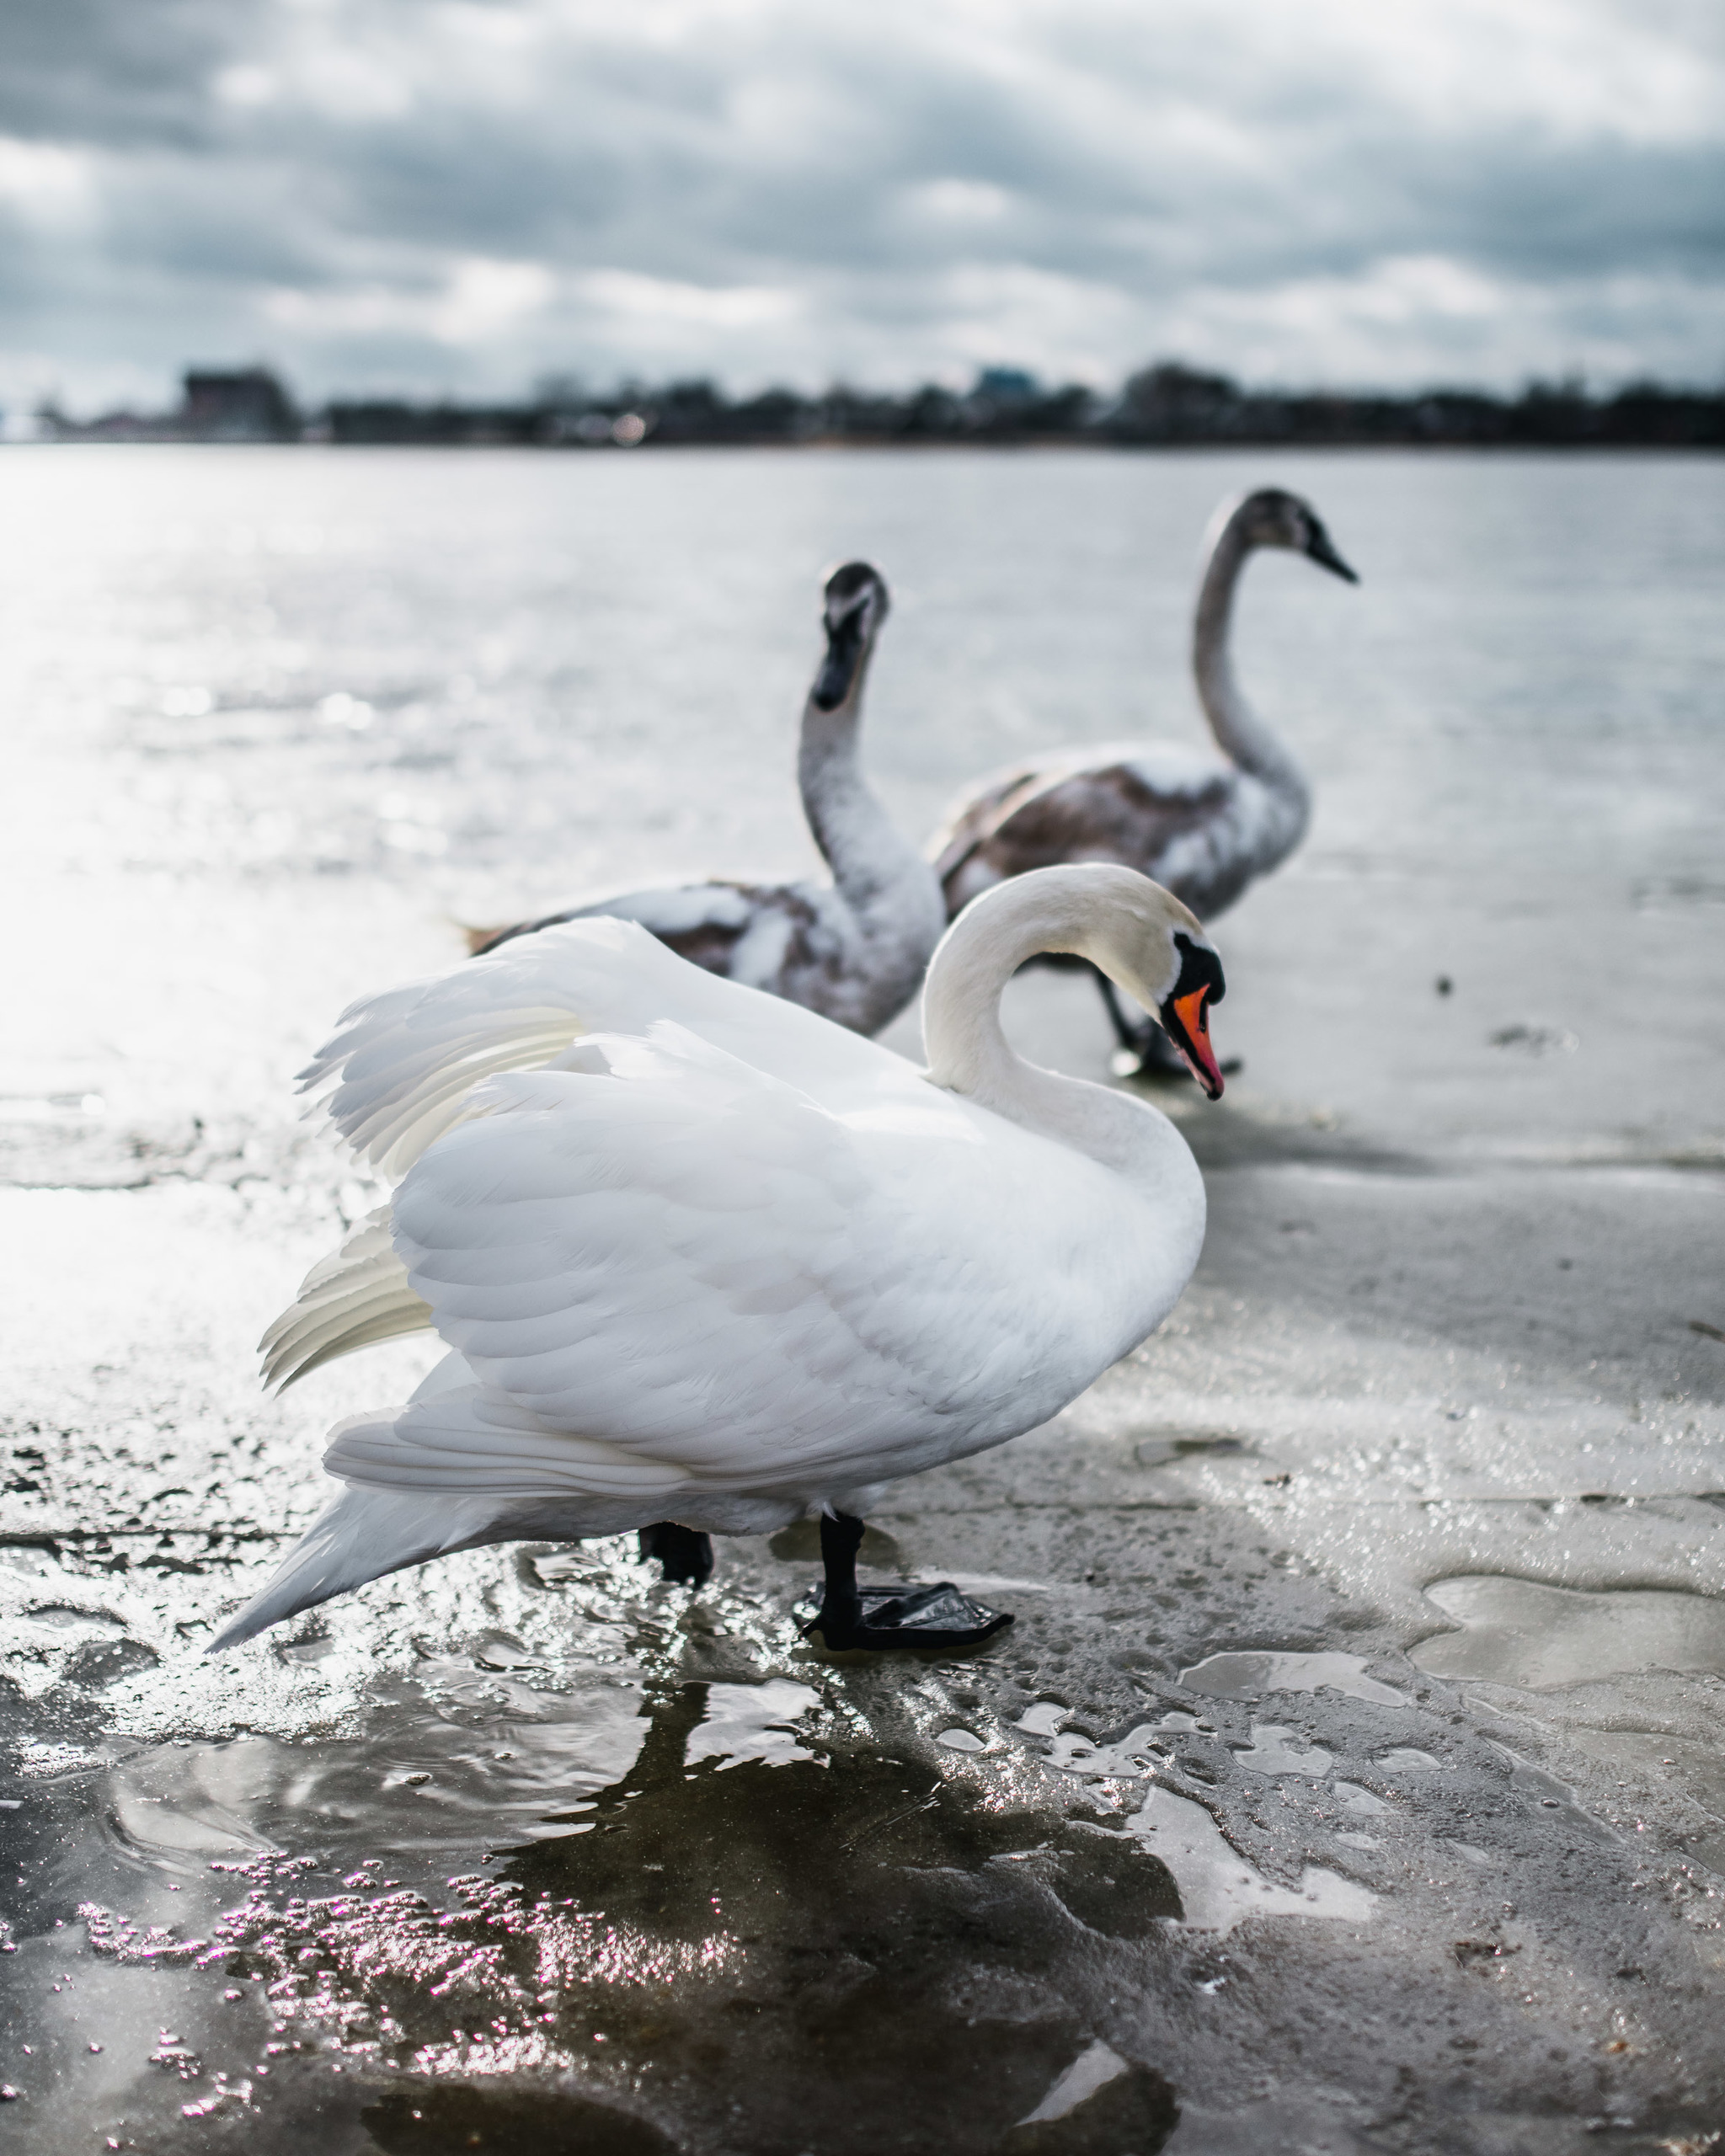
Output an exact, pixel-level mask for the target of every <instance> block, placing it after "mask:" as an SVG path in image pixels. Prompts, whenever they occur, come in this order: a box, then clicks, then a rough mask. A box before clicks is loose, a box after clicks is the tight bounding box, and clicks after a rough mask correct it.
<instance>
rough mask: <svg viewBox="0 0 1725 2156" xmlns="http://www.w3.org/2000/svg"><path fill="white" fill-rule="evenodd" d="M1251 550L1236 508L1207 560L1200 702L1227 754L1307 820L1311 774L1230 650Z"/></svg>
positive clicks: (1195, 646) (1196, 628) (1195, 656)
mask: <svg viewBox="0 0 1725 2156" xmlns="http://www.w3.org/2000/svg"><path fill="white" fill-rule="evenodd" d="M1251 552H1252V542H1251V541H1250V540H1249V539H1248V538H1247V536H1246V532H1245V529H1244V524H1243V520H1242V516H1241V515H1240V513H1239V512H1238V511H1237V510H1236V512H1235V513H1234V514H1233V515H1231V516H1229V517H1228V518H1226V520H1224V522H1223V524H1222V526H1221V528H1220V531H1218V532H1217V533H1216V535H1215V539H1214V541H1213V542H1211V546H1210V558H1209V560H1208V561H1207V562H1206V563H1204V582H1203V584H1202V585H1201V586H1200V588H1199V594H1198V616H1197V619H1196V621H1195V622H1194V625H1193V632H1192V670H1193V672H1194V674H1195V675H1197V677H1198V698H1199V702H1200V703H1201V704H1202V705H1203V706H1204V717H1205V718H1207V719H1208V720H1209V721H1210V732H1211V733H1212V734H1215V738H1216V743H1217V745H1218V747H1220V749H1221V750H1222V752H1223V754H1224V755H1226V756H1227V758H1228V759H1229V760H1230V761H1231V763H1233V764H1234V765H1236V766H1237V767H1238V768H1239V769H1240V770H1241V771H1248V772H1250V774H1251V775H1252V777H1253V778H1256V779H1260V780H1262V781H1263V783H1264V785H1266V786H1267V787H1269V788H1270V790H1271V792H1274V793H1278V794H1280V795H1281V796H1283V797H1284V798H1285V799H1286V800H1288V801H1289V802H1290V803H1291V804H1293V805H1295V806H1296V807H1297V808H1298V809H1299V810H1300V814H1301V816H1302V818H1303V817H1304V815H1305V814H1306V812H1307V811H1308V810H1309V809H1310V807H1311V788H1310V787H1308V786H1307V784H1306V775H1305V773H1304V772H1303V771H1301V770H1300V766H1299V765H1298V764H1296V763H1295V760H1294V759H1293V757H1292V756H1290V755H1289V753H1288V751H1287V750H1286V749H1284V747H1283V745H1282V744H1281V743H1280V742H1279V740H1278V739H1276V737H1275V735H1274V734H1273V733H1271V731H1270V729H1269V728H1268V726H1266V725H1265V724H1264V723H1263V719H1261V718H1259V717H1258V713H1257V712H1255V711H1254V710H1253V709H1252V706H1251V705H1250V704H1249V703H1248V702H1247V699H1246V696H1245V692H1244V691H1242V688H1241V686H1240V684H1239V682H1238V681H1237V680H1236V679H1235V676H1234V663H1233V660H1232V659H1231V657H1230V655H1229V651H1228V638H1229V632H1230V630H1231V627H1232V624H1233V612H1234V590H1235V587H1236V584H1238V583H1239V581H1240V572H1241V570H1242V568H1244V567H1245V566H1246V560H1247V556H1248V555H1249V554H1250V553H1251Z"/></svg>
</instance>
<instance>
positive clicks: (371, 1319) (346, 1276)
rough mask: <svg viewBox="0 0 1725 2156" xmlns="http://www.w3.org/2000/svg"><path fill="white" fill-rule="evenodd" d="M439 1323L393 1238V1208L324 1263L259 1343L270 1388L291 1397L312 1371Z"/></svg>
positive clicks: (368, 1221) (367, 1222) (369, 1219)
mask: <svg viewBox="0 0 1725 2156" xmlns="http://www.w3.org/2000/svg"><path fill="white" fill-rule="evenodd" d="M430 1322H431V1312H430V1308H429V1306H428V1305H426V1303H425V1300H424V1299H423V1298H422V1297H420V1296H419V1295H416V1294H414V1291H413V1289H412V1288H411V1287H409V1284H408V1269H407V1267H406V1266H404V1265H403V1263H402V1262H401V1260H400V1258H399V1257H397V1256H396V1253H395V1246H394V1244H393V1242H392V1241H391V1240H390V1217H389V1208H388V1207H387V1205H380V1206H379V1207H378V1209H377V1211H376V1212H375V1213H371V1214H367V1215H366V1218H365V1219H363V1220H361V1221H360V1224H359V1225H358V1226H357V1227H356V1228H355V1229H354V1230H352V1232H351V1233H350V1235H348V1237H347V1239H346V1241H344V1243H343V1244H342V1246H341V1247H340V1249H339V1251H336V1252H335V1253H334V1256H333V1257H326V1258H322V1259H320V1260H319V1261H318V1263H317V1264H316V1265H314V1266H313V1267H312V1269H311V1271H310V1272H309V1273H307V1275H306V1277H305V1278H304V1279H303V1280H302V1282H301V1283H300V1291H299V1294H297V1295H296V1297H295V1299H294V1301H293V1303H292V1305H291V1307H290V1308H288V1309H287V1310H284V1311H283V1312H282V1314H281V1315H280V1317H279V1318H277V1319H276V1321H275V1324H274V1325H272V1326H270V1330H269V1331H267V1332H266V1333H265V1334H264V1337H263V1338H262V1340H261V1341H259V1343H258V1349H259V1353H260V1354H261V1355H262V1356H263V1358H264V1384H265V1385H266V1386H268V1385H277V1386H279V1387H280V1389H281V1390H283V1391H284V1392H285V1391H286V1390H287V1388H288V1386H289V1385H292V1384H293V1383H294V1382H295V1381H296V1380H297V1379H300V1378H302V1377H304V1376H305V1375H306V1374H307V1371H310V1370H315V1369H317V1368H318V1365H319V1364H322V1363H329V1362H334V1359H335V1358H336V1357H337V1356H338V1355H350V1354H352V1353H353V1352H354V1350H355V1348H369V1347H370V1346H371V1344H372V1342H374V1341H378V1340H393V1339H394V1338H395V1337H396V1336H397V1335H398V1334H399V1333H404V1332H419V1331H424V1330H425V1327H426V1326H429V1325H430Z"/></svg>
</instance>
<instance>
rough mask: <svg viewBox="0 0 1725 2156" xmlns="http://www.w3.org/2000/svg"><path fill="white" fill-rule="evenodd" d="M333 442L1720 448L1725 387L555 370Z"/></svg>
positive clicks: (334, 414) (1011, 373) (364, 406)
mask: <svg viewBox="0 0 1725 2156" xmlns="http://www.w3.org/2000/svg"><path fill="white" fill-rule="evenodd" d="M324 424H325V426H326V427H327V430H328V438H329V439H330V440H334V441H339V442H388V441H396V442H467V443H472V442H481V441H491V442H519V443H521V444H523V445H526V444H541V445H546V446H573V447H593V448H604V447H608V446H614V445H617V444H622V445H623V446H634V445H635V444H637V443H658V444H660V445H670V444H673V443H694V442H707V443H734V444H738V445H744V444H761V443H801V442H822V441H831V442H852V443H857V444H879V443H901V444H905V445H911V444H916V443H923V442H979V443H1027V442H1056V441H1088V442H1096V443H1101V444H1119V445H1121V446H1129V447H1145V448H1152V447H1177V446H1178V447H1199V446H1212V445H1225V444H1231V443H1238V444H1240V445H1242V446H1252V447H1268V446H1274V445H1300V444H1304V445H1309V446H1311V447H1314V448H1325V447H1333V448H1342V447H1370V446H1389V445H1394V444H1412V443H1428V444H1454V445H1457V446H1493V447H1496V446H1503V447H1540V448H1587V447H1637V448H1671V449H1720V448H1725V388H1721V389H1716V390H1705V389H1685V388H1673V387H1667V386H1665V385H1664V384H1662V383H1659V382H1632V383H1630V384H1629V385H1627V386H1626V387H1623V388H1621V389H1617V390H1614V391H1612V392H1610V393H1609V394H1601V395H1597V396H1596V395H1594V394H1592V393H1591V392H1589V390H1588V389H1587V388H1586V387H1584V386H1583V384H1582V383H1581V382H1576V381H1569V382H1531V383H1530V384H1529V385H1528V386H1527V387H1525V389H1523V390H1521V391H1520V392H1519V393H1518V394H1516V395H1514V396H1496V395H1493V393H1492V392H1489V391H1487V390H1480V389H1445V388H1435V389H1428V390H1421V391H1419V392H1417V393H1416V394H1413V395H1408V396H1391V395H1385V394H1375V393H1368V392H1352V391H1338V390H1310V391H1297V392H1290V391H1284V390H1262V389H1246V388H1242V387H1241V385H1240V384H1239V383H1238V382H1233V381H1231V379H1230V378H1229V377H1228V376H1226V375H1222V374H1206V373H1204V372H1201V371H1199V370H1198V369H1196V368H1194V367H1188V366H1182V365H1180V364H1179V363H1178V361H1175V360H1163V361H1161V362H1160V363H1158V364H1157V365H1156V366H1150V367H1146V368H1145V369H1143V371H1141V372H1140V373H1137V374H1135V375H1133V376H1131V377H1130V379H1129V380H1128V381H1127V382H1126V383H1125V384H1124V387H1123V388H1122V389H1121V390H1120V392H1119V394H1118V395H1117V396H1114V397H1106V396H1100V395H1098V394H1097V392H1095V391H1094V390H1092V389H1089V388H1087V387H1085V386H1084V385H1083V384H1082V383H1080V382H1071V383H1068V384H1067V385H1066V386H1065V387H1062V388H1058V389H1049V388H1046V387H1044V386H1043V385H1042V384H1040V383H1039V382H1037V381H1036V380H1035V379H1034V378H1033V376H1030V375H1028V374H1025V373H1023V372H1021V371H1019V370H1017V369H1016V368H1007V367H990V368H985V369H984V371H982V373H981V374H980V375H979V376H978V377H977V379H976V382H975V386H974V387H972V388H971V389H969V391H967V392H956V391H953V390H950V389H945V388H942V387H938V386H937V385H936V384H933V383H927V384H925V385H924V386H923V387H921V388H920V389H913V390H910V391H908V392H905V393H904V394H903V395H894V394H891V393H889V392H880V391H873V390H861V389H852V388H849V387H843V386H840V387H836V388H832V389H829V390H827V391H825V392H823V393H821V394H820V395H819V396H814V397H805V396H803V395H801V394H800V393H799V392H797V391H796V390H793V389H768V390H764V391H762V392H760V393H759V394H758V395H755V396H750V397H744V398H730V397H728V396H727V395H726V394H725V392H724V390H723V389H722V388H721V387H719V386H718V384H717V383H716V382H712V381H709V380H707V379H705V378H704V377H702V378H696V379H692V380H688V381H680V382H665V383H664V384H662V385H660V386H659V387H648V386H646V385H645V384H643V383H628V384H625V385H623V386H622V387H619V388H618V389H617V390H615V391H613V392H610V393H608V394H606V395H597V394H589V393H586V392H583V391H581V390H580V389H579V387H577V386H576V385H574V384H572V383H567V382H561V383H560V382H550V383H547V384H545V385H542V388H541V390H540V392H539V393H538V394H537V396H535V397H533V398H529V399H527V400H525V401H524V402H523V403H520V404H516V405H498V406H494V407H489V408H484V409H478V408H468V407H465V406H461V405H456V404H441V405H435V406H424V405H414V404H410V403H394V402H383V401H379V400H375V399H374V400H370V401H366V402H358V401H355V402H350V401H347V400H345V399H338V400H336V401H335V402H334V403H331V404H330V406H329V407H328V411H327V413H326V414H325V418H324Z"/></svg>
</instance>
